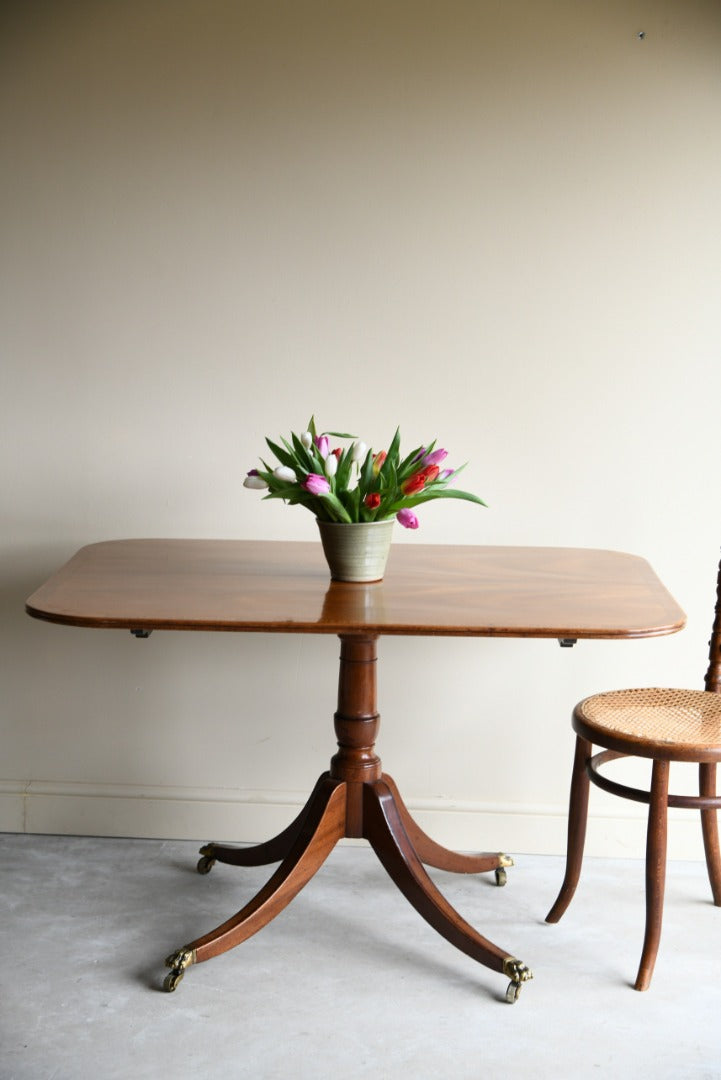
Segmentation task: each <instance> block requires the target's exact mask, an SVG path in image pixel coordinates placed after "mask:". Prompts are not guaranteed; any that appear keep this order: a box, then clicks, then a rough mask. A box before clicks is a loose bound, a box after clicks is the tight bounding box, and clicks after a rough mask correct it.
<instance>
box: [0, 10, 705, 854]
mask: <svg viewBox="0 0 721 1080" xmlns="http://www.w3.org/2000/svg"><path fill="white" fill-rule="evenodd" d="M0 20H1V22H0V123H1V124H2V139H1V141H0V146H1V147H2V149H1V150H0V153H1V154H2V163H1V167H0V221H1V227H2V250H3V259H2V276H3V282H2V295H1V297H0V304H1V305H2V330H1V332H0V333H1V339H0V340H1V348H2V395H1V397H2V403H1V405H0V408H1V409H2V440H3V452H2V465H1V467H2V470H3V485H2V490H3V503H2V517H3V522H2V532H1V537H0V542H1V543H2V548H3V554H2V561H1V563H0V584H1V587H2V608H1V610H0V632H1V633H2V647H1V651H0V656H1V657H2V669H3V676H2V684H3V695H2V706H1V708H2V713H1V715H0V730H1V735H2V758H1V759H0V760H1V762H2V764H1V766H0V828H3V829H5V830H27V831H31V832H32V831H44V832H81V833H85V832H87V833H99V834H113V833H116V834H133V835H160V836H187V837H197V838H200V839H208V838H210V837H213V838H216V839H220V838H229V839H235V840H253V839H259V838H262V837H264V836H266V835H267V834H268V833H270V832H271V831H272V829H274V828H276V827H280V826H282V825H283V824H285V822H286V821H287V820H289V818H290V816H291V815H292V814H293V811H294V809H295V808H296V807H297V806H298V805H300V802H301V800H302V798H303V796H304V794H305V793H306V792H307V791H308V789H309V788H310V786H311V784H312V783H313V781H314V779H315V777H316V775H317V774H318V773H319V772H320V771H321V770H322V769H323V768H325V766H326V763H327V760H328V757H329V756H330V753H331V752H332V749H333V745H332V735H331V715H332V711H333V708H334V695H335V685H336V656H337V645H336V643H335V642H334V641H333V639H322V638H302V637H288V638H282V637H279V638H273V639H272V640H271V639H267V638H264V637H262V636H253V635H249V636H240V635H238V636H236V635H228V636H225V635H217V636H213V635H201V634H198V635H193V634H175V635H174V634H160V633H157V634H154V635H153V637H152V638H151V639H150V640H149V641H146V642H139V641H136V640H133V639H132V638H131V637H130V635H128V634H124V633H119V632H117V633H116V632H106V633H100V632H93V631H84V630H77V629H72V628H62V627H57V626H49V625H43V624H41V623H38V622H34V621H32V620H30V619H28V618H27V617H26V616H25V615H24V613H23V601H24V599H25V597H26V596H27V595H28V594H29V593H30V592H31V591H32V590H33V589H34V588H35V587H36V586H37V585H39V584H40V582H41V581H42V580H44V578H45V577H46V576H48V575H49V573H51V572H52V571H53V570H54V569H55V568H56V567H57V566H58V565H59V564H61V563H62V562H64V561H65V559H67V558H68V557H69V556H70V555H71V554H72V553H73V551H74V550H75V549H76V548H77V547H79V546H81V545H82V544H84V543H87V542H90V541H94V540H100V539H105V538H111V537H121V536H186V535H187V536H204V537H251V538H267V539H275V538H293V539H312V538H314V528H315V527H314V523H313V521H312V519H311V518H310V516H309V515H307V514H305V512H304V511H302V510H300V509H297V508H296V509H286V508H283V507H281V506H276V505H274V504H262V503H261V502H260V501H259V500H258V498H257V497H256V496H255V494H254V493H250V492H246V491H244V490H243V489H242V488H241V480H242V476H243V475H244V473H245V470H246V469H247V468H249V467H250V466H252V465H253V464H255V463H256V461H257V456H258V454H259V453H260V452H261V451H262V448H263V438H264V435H265V434H269V435H271V436H278V435H279V434H281V433H284V432H287V431H288V430H290V429H291V428H293V429H296V430H297V429H298V428H300V427H301V426H302V425H304V423H305V421H306V420H307V418H308V416H309V415H310V413H311V412H315V414H316V416H317V417H318V420H319V423H320V424H321V425H322V426H327V427H331V428H332V427H340V428H345V429H350V430H354V431H357V432H358V433H359V434H361V435H362V436H363V437H364V438H365V439H366V441H368V442H370V443H372V444H373V445H375V446H376V447H380V446H382V445H383V443H384V442H385V441H387V439H388V438H389V437H390V435H391V434H392V431H393V429H394V428H395V426H396V424H398V423H399V424H400V425H401V428H402V430H403V432H404V433H405V435H406V438H407V440H408V442H409V443H411V442H414V441H415V442H420V441H422V440H424V439H426V438H431V437H433V436H436V435H437V436H438V437H439V439H440V442H441V444H442V445H445V446H447V447H449V449H450V450H451V455H452V460H453V461H454V462H460V461H464V460H468V461H469V462H470V465H469V467H468V469H467V472H466V479H465V486H467V487H470V488H471V489H472V490H475V491H478V492H479V493H480V494H482V495H483V496H484V497H485V498H486V499H487V500H488V502H489V503H490V508H489V509H488V510H487V511H482V510H478V509H477V508H475V507H471V506H468V505H466V504H458V505H454V504H448V505H440V506H435V507H430V508H426V509H424V511H423V513H422V529H421V531H419V533H417V534H415V535H403V536H399V537H398V542H399V543H418V542H423V541H425V542H437V543H447V542H453V541H459V542H470V543H479V544H482V543H501V544H569V545H578V546H589V547H610V548H615V549H620V550H627V551H632V552H636V553H639V554H642V555H644V556H645V557H647V558H648V559H649V561H650V562H651V563H652V565H653V566H654V567H655V569H656V570H657V571H658V573H659V574H660V575H661V577H662V578H663V579H664V581H665V582H666V583H667V585H668V586H669V588H670V589H671V591H672V592H673V593H674V594H675V595H676V597H677V598H678V600H679V602H680V603H681V604H682V606H683V607H684V608H685V609H686V610H687V612H688V615H689V625H688V629H687V630H686V631H684V632H683V633H682V634H680V635H675V636H673V637H671V638H667V639H661V640H656V641H649V642H632V643H601V642H596V643H594V642H589V643H585V644H581V645H579V646H578V647H577V648H576V649H574V650H561V649H559V648H558V646H557V645H555V644H554V643H550V642H533V641H531V642H520V641H453V640H432V639H428V640H424V641H414V642H410V641H407V640H401V639H389V640H386V641H383V642H382V649H381V656H382V662H381V668H380V687H379V696H380V707H381V711H382V714H383V725H382V737H381V742H380V745H379V749H380V751H381V753H382V755H383V759H384V763H385V764H386V766H387V768H388V769H389V771H391V772H392V773H393V774H394V775H395V777H396V779H397V780H398V781H399V783H400V784H401V786H402V788H403V790H404V792H405V793H406V795H407V797H408V801H409V803H410V804H411V806H412V807H413V808H414V809H415V810H416V812H418V814H419V817H420V818H421V819H422V820H423V822H424V823H425V824H426V826H427V827H428V828H429V829H431V830H432V831H434V832H435V834H436V835H437V836H438V837H439V838H440V839H442V840H444V841H445V842H448V843H453V844H456V845H457V846H459V847H473V846H476V845H478V844H480V845H481V846H486V845H488V844H492V845H498V846H500V847H502V848H506V849H509V850H511V851H516V852H518V851H539V852H554V851H560V850H562V849H563V846H564V833H565V803H566V791H567V784H568V777H569V770H570V762H571V754H572V736H571V732H570V724H569V717H570V709H571V706H572V705H573V703H574V702H575V701H576V700H577V699H578V698H579V697H581V696H582V695H584V694H586V693H589V692H592V691H594V690H597V689H601V688H606V687H609V688H610V687H616V686H623V685H626V684H629V683H631V684H633V683H651V684H655V683H668V682H671V683H680V684H682V685H683V684H688V685H699V684H700V681H701V679H702V676H703V671H704V665H705V649H706V641H707V637H708V629H709V624H710V619H711V608H712V602H713V595H712V594H713V589H712V586H713V580H714V575H715V567H716V562H717V556H718V547H719V543H720V542H721V507H720V504H719V500H718V497H717V489H716V476H717V469H716V452H717V451H716V446H717V438H716V436H717V424H716V420H717V415H718V401H719V398H720V393H719V392H720V391H721V375H720V373H719V354H720V346H721V320H720V319H719V301H720V292H721V269H720V265H719V250H720V245H719V241H720V239H721V209H720V207H721V200H719V191H720V190H721V137H720V132H721V63H720V57H721V10H720V9H719V6H718V4H717V3H715V2H710V0H709V2H702V0H653V2H650V0H628V2H621V0H618V2H613V0H605V2H604V3H587V2H579V0H565V2H564V0H518V2H515V3H497V2H492V0H475V2H472V0H444V2H443V3H440V2H439V3H431V2H425V3H422V2H411V0H387V2H382V3H381V2H372V0H371V2H368V0H365V2H363V3H360V2H346V0H337V2H335V3H321V2H320V0H318V2H313V0H288V2H285V3H283V2H277V0H270V2H263V3H250V2H233V0H166V2H163V0H142V2H141V0H125V2H124V3H122V4H105V3H101V2H99V0H93V2H91V0H87V2H83V0H62V2H59V3H58V2H53V3H50V2H48V3H44V4H43V3H35V4H32V5H28V4H25V3H23V2H22V0H15V2H8V3H5V4H4V5H3V8H2V14H1V15H0ZM640 31H644V32H645V37H644V38H640V37H639V36H638V35H639V32H640ZM411 731H412V733H413V735H414V739H413V749H412V751H410V752H409V751H407V750H406V749H405V742H406V738H407V736H408V734H409V732H411ZM593 811H594V816H593V822H592V836H591V848H590V850H592V851H594V852H596V853H612V852H613V853H620V854H629V855H637V854H638V853H639V852H640V850H641V848H642V843H643V821H642V818H641V817H639V813H641V811H640V809H636V808H634V807H632V806H627V805H626V804H623V803H620V802H619V801H618V800H611V799H610V798H605V797H604V796H603V795H602V793H600V792H595V793H594V799H593ZM700 851H701V847H700V841H699V838H698V836H697V823H696V820H695V817H694V818H693V820H691V818H689V817H682V818H680V819H675V820H674V823H673V827H672V852H673V854H675V855H691V856H694V857H698V856H699V855H700Z"/></svg>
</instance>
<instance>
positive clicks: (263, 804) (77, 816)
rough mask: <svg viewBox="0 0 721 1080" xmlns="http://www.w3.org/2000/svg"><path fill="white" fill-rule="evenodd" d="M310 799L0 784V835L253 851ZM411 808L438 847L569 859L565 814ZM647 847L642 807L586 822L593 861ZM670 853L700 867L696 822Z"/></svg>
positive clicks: (685, 822)
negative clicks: (250, 847)
mask: <svg viewBox="0 0 721 1080" xmlns="http://www.w3.org/2000/svg"><path fill="white" fill-rule="evenodd" d="M305 797H306V793H301V792H298V791H287V792H284V791H238V790H236V789H232V790H224V789H219V788H209V789H204V788H187V787H161V786H134V785H126V784H82V783H54V782H52V783H51V782H42V781H32V782H30V783H25V782H23V781H13V780H5V781H0V831H2V832H21V833H23V832H24V833H47V834H62V835H80V836H137V837H145V838H163V839H172V840H198V841H199V842H203V841H207V840H217V841H226V842H231V843H254V842H258V841H259V840H264V839H267V838H269V837H271V836H273V835H275V834H276V833H278V832H280V831H281V829H283V828H285V826H286V825H287V824H288V823H289V822H290V821H291V820H292V819H293V817H294V816H295V815H296V814H297V813H298V812H299V810H300V809H301V808H302V806H303V803H304V801H305ZM408 806H409V809H410V810H411V812H412V813H413V815H414V817H415V818H416V820H417V821H418V823H419V824H420V825H421V826H422V828H424V829H425V830H426V831H427V832H428V833H429V834H430V835H431V836H433V837H434V839H436V840H438V841H439V842H440V843H442V844H445V845H446V846H448V847H452V848H455V849H457V850H459V851H472V850H474V849H475V850H479V849H480V850H485V849H488V848H490V849H491V850H502V851H506V852H508V853H509V854H513V852H523V853H526V854H529V855H560V854H563V853H564V852H565V845H566V807H565V806H563V807H561V806H552V805H547V806H543V805H541V806H531V805H524V804H520V803H509V804H491V803H483V802H468V801H464V802H458V801H452V800H448V799H441V798H438V799H417V800H415V801H414V800H413V799H409V800H408ZM617 807H618V809H617ZM357 842H358V841H346V843H357ZM361 842H362V841H361ZM645 843H646V814H645V809H644V808H643V807H636V806H633V807H631V810H630V811H629V810H628V809H627V804H625V803H623V802H622V801H621V800H618V799H616V800H613V804H612V809H606V808H604V809H603V811H602V812H598V811H597V812H596V813H595V814H593V813H592V814H591V815H590V816H589V823H588V840H587V845H586V853H587V854H588V855H592V856H594V855H595V856H601V857H606V858H614V857H616V858H642V857H643V853H644V849H645ZM668 854H669V858H671V859H703V857H704V855H703V843H702V840H701V828H700V824H699V818H698V814H695V813H688V812H685V813H684V812H683V811H678V810H677V811H673V810H672V811H671V812H670V813H669V850H668Z"/></svg>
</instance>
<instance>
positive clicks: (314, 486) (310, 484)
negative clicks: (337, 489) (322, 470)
mask: <svg viewBox="0 0 721 1080" xmlns="http://www.w3.org/2000/svg"><path fill="white" fill-rule="evenodd" d="M301 487H304V488H305V490H306V491H308V492H310V494H311V495H327V494H328V492H329V491H330V484H329V483H328V481H327V480H326V478H325V477H324V476H319V475H318V473H308V475H307V476H306V478H305V480H304V482H303V483H302V484H301Z"/></svg>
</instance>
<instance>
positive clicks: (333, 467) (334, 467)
mask: <svg viewBox="0 0 721 1080" xmlns="http://www.w3.org/2000/svg"><path fill="white" fill-rule="evenodd" d="M324 468H325V475H326V476H335V474H336V473H337V472H338V458H337V457H336V456H335V454H328V457H327V458H326V459H325V463H324Z"/></svg>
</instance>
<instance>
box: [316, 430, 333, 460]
mask: <svg viewBox="0 0 721 1080" xmlns="http://www.w3.org/2000/svg"><path fill="white" fill-rule="evenodd" d="M315 445H316V446H317V447H318V453H319V454H320V456H321V457H322V458H323V461H325V459H326V458H327V457H328V451H329V450H330V443H329V442H328V436H327V435H319V436H318V438H317V439H316V440H315Z"/></svg>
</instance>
